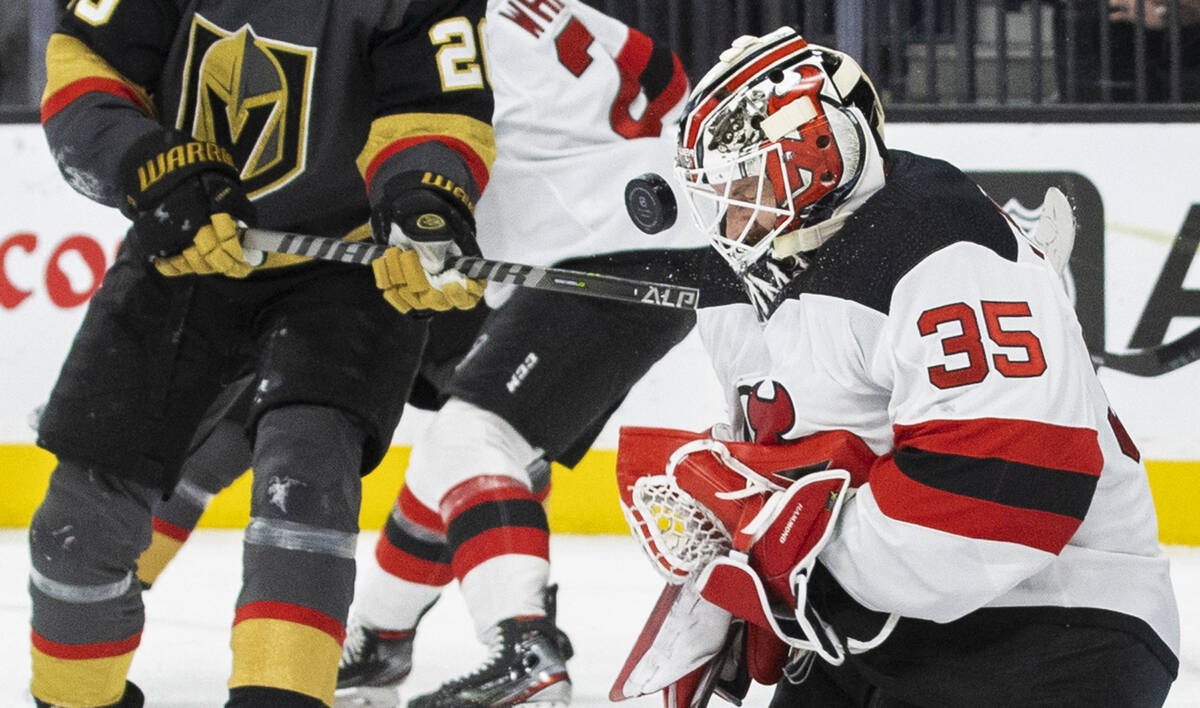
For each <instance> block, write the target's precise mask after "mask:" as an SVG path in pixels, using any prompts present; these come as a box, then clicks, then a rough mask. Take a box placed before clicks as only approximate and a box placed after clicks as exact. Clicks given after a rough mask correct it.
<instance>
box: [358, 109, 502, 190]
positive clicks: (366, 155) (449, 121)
mask: <svg viewBox="0 0 1200 708" xmlns="http://www.w3.org/2000/svg"><path fill="white" fill-rule="evenodd" d="M430 140H436V141H438V142H440V143H443V144H445V145H446V146H447V147H449V148H450V149H451V150H454V151H455V152H456V153H458V154H459V156H461V157H462V158H463V161H464V162H466V163H467V167H468V168H470V170H471V175H472V176H473V177H474V178H475V182H476V184H477V185H478V187H479V189H480V191H482V190H483V188H484V187H485V186H486V185H487V181H488V175H489V173H490V172H491V169H492V163H493V162H495V161H496V138H495V134H494V133H493V132H492V126H491V125H489V124H487V123H485V122H483V121H481V120H476V119H475V118H471V117H470V116H464V115H459V114H455V113H403V114H400V115H391V116H383V117H382V118H376V119H375V120H374V122H372V123H371V134H370V135H369V136H368V137H367V144H366V145H365V146H363V150H362V152H361V153H360V154H359V156H358V171H359V172H360V173H361V174H362V176H363V179H364V181H366V183H367V185H368V187H369V186H370V184H371V178H372V177H373V176H374V175H375V171H376V170H377V169H379V166H380V165H381V164H383V163H384V162H385V161H386V160H387V159H388V158H389V157H391V156H392V155H395V154H396V153H397V152H400V151H401V150H403V149H404V148H406V147H411V146H412V145H415V144H417V143H422V142H427V141H430Z"/></svg>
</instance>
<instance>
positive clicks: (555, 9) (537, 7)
mask: <svg viewBox="0 0 1200 708" xmlns="http://www.w3.org/2000/svg"><path fill="white" fill-rule="evenodd" d="M563 7H565V6H564V5H563V3H561V2H559V1H558V0H508V2H506V3H505V4H504V7H503V8H502V9H501V10H500V11H499V15H500V16H501V17H503V18H505V19H508V20H512V21H513V22H515V23H516V24H517V26H519V27H520V28H521V29H523V30H525V31H526V32H528V33H529V34H532V35H533V36H534V37H541V36H542V32H545V31H546V27H547V26H549V25H550V23H551V22H553V21H554V18H555V17H557V16H558V13H560V12H562V10H563Z"/></svg>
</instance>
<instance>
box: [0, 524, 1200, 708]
mask: <svg viewBox="0 0 1200 708" xmlns="http://www.w3.org/2000/svg"><path fill="white" fill-rule="evenodd" d="M240 539H241V532H240V531H226V530H210V529H201V530H200V531H197V532H196V533H195V534H193V536H192V538H191V540H189V541H188V543H187V545H185V546H184V548H183V550H182V551H181V552H180V554H179V556H178V557H177V558H176V560H175V562H174V563H172V565H171V566H170V567H168V569H167V570H166V572H165V573H164V574H163V576H162V577H161V578H160V579H159V581H158V583H157V584H156V585H155V587H154V589H153V590H152V591H150V592H149V593H147V595H146V600H145V602H146V617H147V621H146V629H145V632H144V634H143V636H142V645H141V648H140V649H139V650H138V653H137V655H136V657H135V659H134V662H133V668H132V669H131V674H130V678H132V679H133V681H135V682H136V683H137V684H138V685H139V686H141V687H142V689H143V690H144V691H145V693H146V696H147V706H148V707H149V708H216V707H218V706H221V705H223V703H224V700H225V680H226V678H227V676H228V672H229V667H230V651H229V626H230V622H231V620H232V618H233V607H234V601H235V599H236V597H237V591H238V585H239V582H240V573H241V567H240V558H241V543H240ZM374 540H375V533H374V532H365V533H363V534H362V536H361V537H360V540H359V550H360V553H359V557H360V558H361V557H366V556H365V553H366V552H368V551H369V549H370V548H371V547H372V546H373V544H374ZM1167 552H1168V553H1169V555H1170V556H1171V559H1172V561H1173V563H1174V566H1173V569H1172V576H1173V578H1174V581H1175V588H1176V591H1177V594H1178V597H1179V601H1180V605H1181V612H1182V620H1183V651H1182V666H1181V668H1180V675H1179V679H1178V680H1177V681H1176V683H1175V685H1174V688H1173V690H1172V692H1171V696H1170V698H1169V699H1168V701H1167V706H1170V707H1171V708H1185V707H1191V706H1195V707H1200V548H1197V547H1180V546H1172V547H1168V548H1167ZM551 562H552V568H553V570H552V573H553V575H554V580H555V581H556V582H558V583H559V586H560V588H561V589H560V591H559V605H560V608H559V624H560V625H561V626H562V627H563V629H564V630H566V632H567V633H568V634H569V635H570V637H571V640H572V642H573V643H574V645H575V649H576V655H575V658H574V659H573V660H572V661H571V662H570V663H569V665H568V668H569V670H570V673H571V677H572V680H573V681H574V690H575V700H574V702H573V704H572V705H573V706H578V707H579V708H595V707H597V706H607V705H610V703H609V700H608V692H609V688H610V687H611V685H612V682H613V679H614V678H615V677H616V675H617V672H618V670H619V669H620V667H621V664H622V663H623V661H624V659H625V656H626V655H627V654H628V651H629V648H630V647H631V646H632V644H633V640H634V638H635V637H636V636H637V633H638V631H639V630H640V628H641V623H642V621H643V620H644V619H645V617H646V615H647V614H648V613H649V610H650V608H651V606H653V604H654V600H655V599H656V598H657V596H658V592H659V589H660V588H661V583H660V581H659V580H658V576H656V575H655V574H654V572H653V571H652V570H651V568H650V565H649V563H648V562H647V561H646V560H645V559H644V558H643V557H642V555H641V552H640V551H639V550H638V548H637V546H636V544H635V542H634V541H633V539H632V537H626V536H571V535H561V534H560V535H556V536H554V537H553V538H552V540H551ZM0 567H3V568H4V569H5V572H4V573H3V574H2V575H0V637H2V638H3V639H2V640H0V647H3V649H0V708H9V707H13V708H18V707H21V706H30V705H32V700H31V699H30V698H29V694H28V690H27V688H26V686H27V684H28V681H29V661H30V660H29V625H28V622H29V596H28V594H27V592H26V583H27V574H28V568H29V561H28V554H27V550H26V543H25V531H24V530H21V529H6V530H0ZM483 658H484V650H483V648H482V647H481V646H480V645H478V643H477V642H476V641H475V639H474V638H473V636H472V632H471V628H470V624H469V622H468V620H467V617H466V613H465V610H464V608H463V605H462V601H461V598H460V597H459V596H458V594H457V593H456V592H453V591H450V592H448V593H447V595H446V596H445V597H443V598H442V600H441V601H440V602H439V603H438V604H437V605H436V606H435V607H434V609H433V610H432V611H431V612H430V613H429V614H428V615H427V616H426V617H425V619H424V621H423V622H422V624H421V627H420V630H419V631H418V633H417V644H416V650H415V657H414V662H415V663H414V669H413V673H412V675H411V676H410V678H409V681H408V683H407V684H406V691H408V692H416V693H420V692H424V691H426V690H431V689H433V688H434V687H436V686H437V684H439V683H440V682H442V681H443V680H446V679H449V678H453V677H456V676H458V675H460V674H462V673H466V672H467V671H470V670H471V669H474V668H475V667H476V666H477V665H478V663H479V662H481V661H482V660H483ZM769 699H770V691H769V689H767V688H765V687H760V686H756V687H754V688H753V689H752V690H751V693H750V695H749V696H748V697H747V701H746V703H745V705H746V706H747V707H748V708H755V707H758V706H765V705H766V704H767V702H768V701H769ZM623 705H624V706H627V707H628V708H652V707H657V706H661V705H662V701H661V699H660V698H659V697H658V696H647V697H644V698H640V699H636V700H631V701H625V702H623ZM710 705H711V706H713V708H719V706H723V705H728V704H726V703H724V702H723V701H722V700H720V699H713V701H712V703H711V704H710Z"/></svg>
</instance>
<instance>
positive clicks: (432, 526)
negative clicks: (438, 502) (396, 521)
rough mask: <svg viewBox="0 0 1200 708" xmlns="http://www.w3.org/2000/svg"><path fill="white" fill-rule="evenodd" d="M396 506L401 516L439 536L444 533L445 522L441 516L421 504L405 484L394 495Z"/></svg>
mask: <svg viewBox="0 0 1200 708" xmlns="http://www.w3.org/2000/svg"><path fill="white" fill-rule="evenodd" d="M396 507H397V508H399V509H400V515H401V516H403V517H404V518H406V519H408V520H409V521H411V522H412V523H414V524H416V525H417V526H421V527H424V528H426V529H429V530H430V531H433V532H434V533H437V534H439V535H441V536H445V535H446V524H445V522H443V521H442V517H440V516H438V513H437V512H436V511H434V510H433V509H430V508H429V507H427V506H425V505H424V504H422V503H421V501H420V500H419V499H417V498H416V497H415V496H414V495H413V493H412V491H411V490H409V488H408V485H407V484H406V485H404V486H403V487H401V488H400V494H399V495H398V496H397V497H396Z"/></svg>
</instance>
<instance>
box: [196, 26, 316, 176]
mask: <svg viewBox="0 0 1200 708" xmlns="http://www.w3.org/2000/svg"><path fill="white" fill-rule="evenodd" d="M189 51H190V54H191V56H190V57H189V61H188V75H187V77H186V81H185V84H184V93H183V96H182V97H181V102H180V112H179V119H178V123H177V126H178V127H179V128H180V129H181V130H184V131H186V132H190V133H191V134H192V135H193V136H195V137H196V138H198V139H200V140H205V141H209V142H214V143H217V144H220V145H225V146H228V147H229V149H230V151H231V152H232V153H233V154H234V157H235V159H236V160H237V163H238V165H239V166H240V169H241V177H242V181H243V182H244V183H245V184H246V186H247V190H248V192H249V194H250V196H251V197H256V196H260V195H262V194H265V193H267V192H270V191H274V190H275V189H278V188H279V187H281V186H283V185H284V184H286V183H288V182H290V181H291V180H292V178H294V177H295V176H296V175H298V174H299V173H300V171H301V170H302V169H303V165H304V154H305V141H306V140H307V137H308V96H309V94H310V93H311V92H310V91H309V84H310V83H311V81H312V73H313V72H312V61H313V56H314V55H315V50H314V49H311V48H304V47H297V46H296V45H293V44H284V43H281V42H273V41H271V40H269V39H265V38H263V37H259V36H258V35H256V34H255V33H254V30H253V29H252V28H251V27H250V26H249V25H246V26H243V27H242V28H241V29H238V30H236V31H226V30H223V29H221V28H220V27H217V26H216V25H214V24H212V23H211V22H209V21H207V20H206V19H205V18H204V17H202V16H200V15H198V14H197V15H195V16H194V19H193V22H192V41H191V43H190V47H189Z"/></svg>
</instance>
